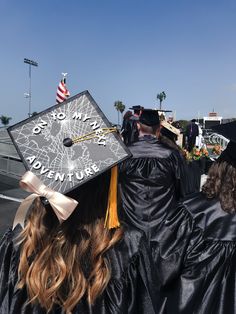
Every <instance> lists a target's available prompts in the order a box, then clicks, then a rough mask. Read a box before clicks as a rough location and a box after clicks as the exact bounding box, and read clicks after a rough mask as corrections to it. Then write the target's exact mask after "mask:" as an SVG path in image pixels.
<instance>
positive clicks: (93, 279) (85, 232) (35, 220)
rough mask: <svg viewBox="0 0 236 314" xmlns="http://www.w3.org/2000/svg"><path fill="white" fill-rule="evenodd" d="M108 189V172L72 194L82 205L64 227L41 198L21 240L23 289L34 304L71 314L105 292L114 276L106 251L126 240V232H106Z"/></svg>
mask: <svg viewBox="0 0 236 314" xmlns="http://www.w3.org/2000/svg"><path fill="white" fill-rule="evenodd" d="M108 187H109V175H107V174H104V175H102V176H100V177H98V178H95V179H94V180H92V181H90V182H88V183H87V184H85V185H84V186H82V187H80V188H79V189H78V190H77V191H75V192H74V193H73V194H71V195H70V196H71V197H74V198H75V199H77V200H78V202H79V205H78V207H77V208H76V210H75V211H74V212H73V214H72V215H71V216H70V217H69V219H68V220H67V221H65V222H64V223H62V224H59V222H58V220H57V218H56V216H55V214H54V213H53V211H52V210H51V208H48V206H46V207H45V206H44V205H43V204H42V201H41V199H40V198H38V199H36V202H35V203H34V205H33V206H32V208H31V210H30V212H29V215H28V217H27V223H26V225H25V228H24V229H23V231H22V232H21V234H20V237H19V239H20V240H19V243H20V245H21V255H20V263H19V268H18V273H19V281H18V287H19V288H24V287H26V289H27V292H28V297H29V303H33V304H34V303H39V304H40V305H41V306H42V307H43V308H45V309H46V310H47V311H50V310H51V309H52V307H53V305H54V304H58V305H60V306H61V307H62V308H63V309H64V311H65V312H66V313H71V311H72V310H73V308H74V307H75V306H76V304H78V303H79V301H80V300H81V299H82V298H83V297H85V298H87V302H88V303H89V304H90V305H92V304H94V302H95V300H96V299H97V297H98V296H100V295H101V294H102V292H103V291H104V289H105V288H106V286H107V284H108V282H109V280H110V276H111V270H110V266H109V262H108V260H107V258H106V253H107V251H108V250H109V249H110V248H111V247H113V246H114V245H115V244H116V243H117V242H118V241H119V240H120V239H121V238H122V229H121V228H119V229H115V230H108V229H106V228H104V217H105V213H106V206H107V193H108Z"/></svg>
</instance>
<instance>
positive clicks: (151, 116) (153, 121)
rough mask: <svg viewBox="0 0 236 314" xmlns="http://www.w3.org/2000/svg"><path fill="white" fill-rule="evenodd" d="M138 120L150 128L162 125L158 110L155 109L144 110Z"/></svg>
mask: <svg viewBox="0 0 236 314" xmlns="http://www.w3.org/2000/svg"><path fill="white" fill-rule="evenodd" d="M138 120H139V122H140V123H142V124H145V125H148V126H154V125H159V124H160V119H159V114H158V110H154V109H143V110H142V112H141V114H140V116H139V118H138Z"/></svg>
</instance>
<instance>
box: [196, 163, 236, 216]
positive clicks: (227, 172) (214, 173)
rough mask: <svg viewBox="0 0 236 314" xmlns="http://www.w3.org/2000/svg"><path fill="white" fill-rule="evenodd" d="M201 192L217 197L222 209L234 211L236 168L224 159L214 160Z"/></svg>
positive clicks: (235, 202) (210, 196) (235, 204)
mask: <svg viewBox="0 0 236 314" xmlns="http://www.w3.org/2000/svg"><path fill="white" fill-rule="evenodd" d="M202 192H203V193H204V194H205V195H206V197H207V198H216V197H217V198H219V200H220V203H221V207H222V209H223V210H225V211H227V212H230V213H234V212H236V168H235V167H233V166H232V165H230V164H229V163H228V162H226V161H221V162H217V161H216V162H214V163H213V165H212V166H211V168H210V169H209V172H208V177H207V181H206V183H205V184H204V185H203V187H202Z"/></svg>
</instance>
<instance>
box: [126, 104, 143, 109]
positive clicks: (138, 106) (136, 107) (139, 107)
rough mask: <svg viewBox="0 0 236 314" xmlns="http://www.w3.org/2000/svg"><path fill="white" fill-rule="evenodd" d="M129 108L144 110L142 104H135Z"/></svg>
mask: <svg viewBox="0 0 236 314" xmlns="http://www.w3.org/2000/svg"><path fill="white" fill-rule="evenodd" d="M129 109H131V110H143V107H142V106H140V105H137V106H133V107H131V108H129Z"/></svg>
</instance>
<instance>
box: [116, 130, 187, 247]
mask: <svg viewBox="0 0 236 314" xmlns="http://www.w3.org/2000/svg"><path fill="white" fill-rule="evenodd" d="M129 148H130V151H131V153H132V155H133V157H132V158H130V159H128V160H126V161H125V162H124V163H122V164H121V166H120V169H119V183H120V184H119V186H120V193H121V201H122V210H121V212H120V216H121V217H123V219H124V221H126V222H127V223H128V224H129V225H131V226H135V227H137V228H139V229H141V230H143V231H145V233H146V235H147V237H148V240H149V241H154V240H155V239H156V237H157V232H158V228H159V224H160V222H161V221H163V220H164V219H165V218H166V217H167V215H168V214H169V212H170V210H171V209H172V208H173V207H175V206H176V204H177V202H178V201H179V199H180V198H181V197H182V196H183V195H185V192H184V186H185V182H186V173H185V170H186V169H185V168H184V160H183V158H182V157H181V155H180V153H179V152H178V151H177V150H174V149H172V148H170V147H167V146H165V145H164V144H162V143H160V142H159V140H158V139H157V138H156V137H154V136H144V137H141V138H140V139H139V141H138V142H136V143H133V144H132V145H131V146H130V147H129Z"/></svg>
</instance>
